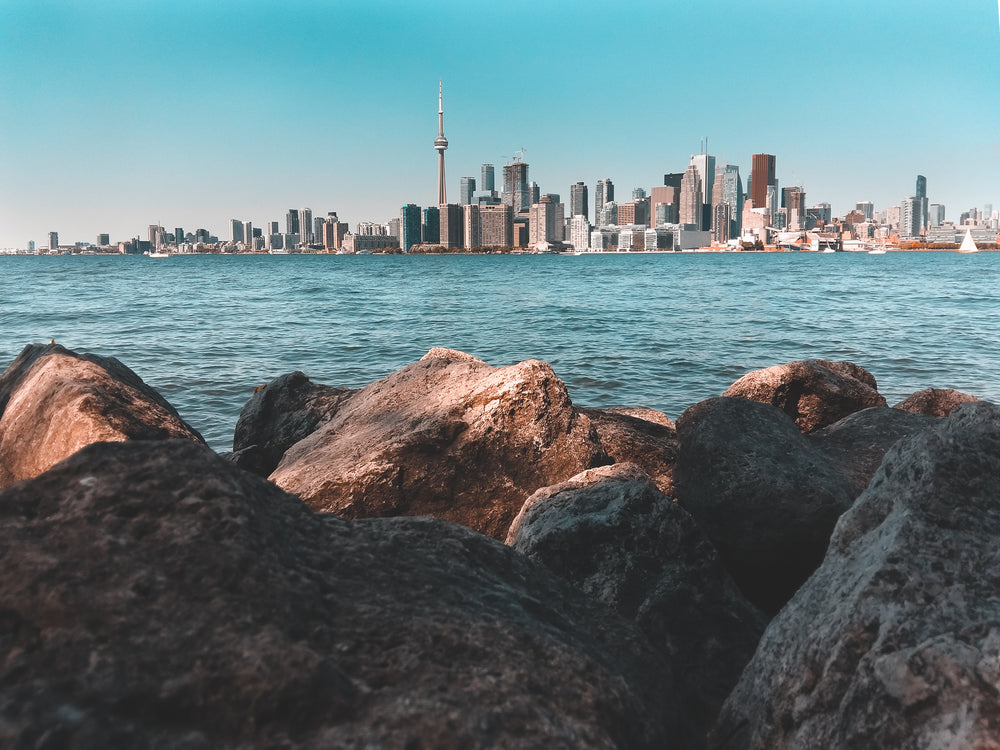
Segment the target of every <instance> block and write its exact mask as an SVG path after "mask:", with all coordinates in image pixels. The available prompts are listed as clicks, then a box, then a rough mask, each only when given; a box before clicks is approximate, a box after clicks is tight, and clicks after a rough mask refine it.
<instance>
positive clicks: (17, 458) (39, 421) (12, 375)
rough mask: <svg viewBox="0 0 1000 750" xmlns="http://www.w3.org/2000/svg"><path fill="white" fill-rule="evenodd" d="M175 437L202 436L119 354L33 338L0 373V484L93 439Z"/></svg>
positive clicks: (35, 470)
mask: <svg viewBox="0 0 1000 750" xmlns="http://www.w3.org/2000/svg"><path fill="white" fill-rule="evenodd" d="M173 437H180V438H187V439H189V440H193V441H195V442H199V443H203V442H204V440H203V439H202V437H201V435H199V434H198V432H197V431H196V430H195V429H194V428H192V427H191V426H190V425H188V424H187V423H186V422H184V420H182V419H181V418H180V415H178V414H177V410H176V409H174V408H173V407H172V406H171V405H170V404H168V403H167V401H166V400H165V399H164V398H163V397H162V396H161V395H160V394H159V393H157V392H156V391H154V390H153V389H152V388H150V387H149V386H148V385H146V384H145V383H144V382H143V381H142V379H141V378H140V377H139V376H138V375H136V374H135V373H134V372H132V370H130V369H129V368H128V367H126V366H125V365H123V364H122V363H121V362H119V361H118V360H117V359H114V358H111V357H99V356H96V355H94V354H77V353H76V352H72V351H70V350H68V349H66V348H64V347H62V346H59V345H58V344H55V343H52V344H31V345H29V346H26V347H25V348H24V350H23V351H22V352H21V353H20V354H19V355H18V356H17V358H16V359H15V360H14V361H13V362H12V363H11V364H10V366H9V367H8V368H7V369H6V370H5V371H4V373H3V374H2V375H0V487H2V486H5V485H8V484H10V483H11V482H14V481H17V480H19V479H25V478H28V477H34V476H37V475H39V474H41V473H42V472H43V471H45V470H46V469H48V468H49V467H50V466H52V465H53V464H55V463H57V462H59V461H61V460H62V459H64V458H66V457H67V456H69V455H72V454H73V453H75V452H76V451H78V450H80V448H82V447H84V446H85V445H90V444H91V443H96V442H100V441H106V440H113V441H120V440H156V439H165V438H173Z"/></svg>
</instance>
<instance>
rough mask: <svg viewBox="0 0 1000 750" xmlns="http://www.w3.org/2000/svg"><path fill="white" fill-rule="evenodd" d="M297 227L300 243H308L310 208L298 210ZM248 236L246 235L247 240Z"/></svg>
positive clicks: (311, 220) (310, 223) (309, 236)
mask: <svg viewBox="0 0 1000 750" xmlns="http://www.w3.org/2000/svg"><path fill="white" fill-rule="evenodd" d="M299 229H300V230H301V233H302V237H301V240H302V243H303V244H305V245H308V244H309V243H310V242H312V241H313V236H312V234H313V212H312V209H311V208H303V209H302V210H301V211H299ZM249 241H250V238H249V237H247V242H249Z"/></svg>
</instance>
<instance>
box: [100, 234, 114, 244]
mask: <svg viewBox="0 0 1000 750" xmlns="http://www.w3.org/2000/svg"><path fill="white" fill-rule="evenodd" d="M97 244H98V246H99V247H107V246H108V245H110V244H111V235H110V234H99V235H97Z"/></svg>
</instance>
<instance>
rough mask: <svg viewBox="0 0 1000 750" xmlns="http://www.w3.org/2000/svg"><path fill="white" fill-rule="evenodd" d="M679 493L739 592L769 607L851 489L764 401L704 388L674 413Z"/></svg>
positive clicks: (825, 535)
mask: <svg viewBox="0 0 1000 750" xmlns="http://www.w3.org/2000/svg"><path fill="white" fill-rule="evenodd" d="M677 434H678V438H679V440H680V448H679V451H678V456H677V465H676V468H675V470H674V486H675V492H676V497H677V500H678V502H679V503H680V504H681V505H682V506H683V507H684V508H685V510H687V511H688V512H689V513H691V515H692V516H694V517H695V519H696V520H697V521H698V523H699V525H700V526H701V527H702V528H703V529H704V530H705V533H706V534H707V535H708V537H709V539H710V540H711V541H712V543H713V544H714V545H715V547H716V549H718V550H719V553H720V555H721V556H722V559H723V561H724V563H725V564H726V567H727V568H728V569H729V572H730V573H731V574H732V576H733V578H734V579H735V580H736V583H737V584H738V585H739V587H740V589H741V590H742V591H743V594H744V595H745V596H746V597H747V599H749V600H750V601H751V602H753V603H754V604H755V605H757V606H758V607H760V608H761V609H762V610H764V612H766V613H768V614H773V613H774V612H777V611H778V609H780V608H781V606H782V605H783V604H784V603H785V602H786V601H788V599H789V598H790V597H791V595H792V594H793V593H794V592H795V589H797V588H798V587H799V586H800V585H801V584H802V583H803V581H805V580H806V578H808V577H809V574H810V573H812V571H813V570H815V569H816V567H817V566H818V565H819V563H820V561H821V560H822V559H823V554H824V552H825V550H826V545H827V541H828V540H829V538H830V534H831V532H832V531H833V527H834V524H835V523H836V521H837V518H838V517H839V516H840V514H841V513H843V512H844V511H845V510H847V508H848V507H850V505H851V501H852V500H853V496H852V495H851V492H850V489H849V487H848V484H847V482H846V481H845V480H844V478H843V477H842V476H841V475H840V472H839V470H838V469H837V468H836V467H835V466H834V465H833V463H832V462H831V461H830V459H828V458H827V457H826V456H825V455H824V454H823V453H822V452H820V451H819V450H818V449H817V448H816V447H815V446H813V445H812V444H811V443H810V442H809V441H808V440H807V439H806V437H805V436H804V435H802V434H801V433H800V432H799V430H798V428H797V427H796V426H795V424H794V423H793V422H792V421H791V419H790V418H789V417H788V416H787V415H785V414H783V413H782V412H781V411H780V410H778V409H776V408H774V407H773V406H769V405H767V404H760V403H756V402H754V401H747V400H745V399H742V398H713V399H708V400H707V401H702V402H701V403H699V404H696V405H694V406H692V407H690V408H689V409H688V410H687V411H685V412H684V413H683V414H682V415H681V417H680V419H679V420H678V422H677Z"/></svg>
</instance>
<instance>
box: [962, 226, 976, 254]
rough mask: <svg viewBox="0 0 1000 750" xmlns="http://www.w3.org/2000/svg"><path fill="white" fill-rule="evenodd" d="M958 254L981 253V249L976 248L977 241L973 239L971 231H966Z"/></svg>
mask: <svg viewBox="0 0 1000 750" xmlns="http://www.w3.org/2000/svg"><path fill="white" fill-rule="evenodd" d="M958 252H960V253H978V252H979V248H978V247H976V242H975V240H973V239H972V230H971V229H966V230H965V237H964V238H963V239H962V244H961V246H960V247H959V248H958Z"/></svg>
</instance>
